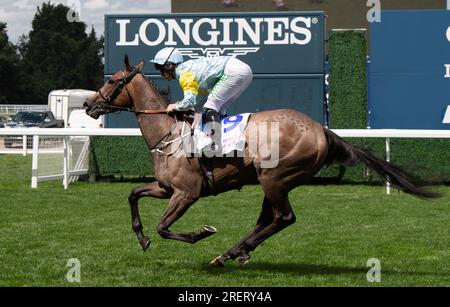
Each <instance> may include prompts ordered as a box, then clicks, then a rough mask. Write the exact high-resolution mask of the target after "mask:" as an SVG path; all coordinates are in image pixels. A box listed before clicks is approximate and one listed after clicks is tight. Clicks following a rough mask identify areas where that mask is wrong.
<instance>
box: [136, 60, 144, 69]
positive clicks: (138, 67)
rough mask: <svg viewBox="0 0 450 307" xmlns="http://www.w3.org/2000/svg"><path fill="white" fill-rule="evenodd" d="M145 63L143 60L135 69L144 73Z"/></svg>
mask: <svg viewBox="0 0 450 307" xmlns="http://www.w3.org/2000/svg"><path fill="white" fill-rule="evenodd" d="M144 65H145V61H144V60H142V61H141V62H140V63H139V64H137V65H136V66H135V67H134V68H136V69H137V70H139V71H142V69H144Z"/></svg>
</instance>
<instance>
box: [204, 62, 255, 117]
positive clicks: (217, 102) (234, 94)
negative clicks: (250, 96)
mask: <svg viewBox="0 0 450 307" xmlns="http://www.w3.org/2000/svg"><path fill="white" fill-rule="evenodd" d="M252 77H253V73H252V70H251V68H250V66H248V65H247V64H245V63H244V62H242V61H240V60H239V59H237V58H235V57H232V58H231V59H229V60H228V62H227V64H225V69H224V74H223V75H222V77H221V78H220V79H219V81H218V82H217V83H216V85H215V86H214V87H213V89H212V90H211V92H210V94H209V96H208V100H207V101H206V103H205V105H204V106H203V107H204V108H209V109H214V110H216V111H217V112H220V114H221V115H225V114H226V109H227V107H228V106H229V105H230V104H232V103H233V102H234V101H236V99H237V98H239V96H241V94H242V93H243V92H244V91H245V89H246V88H247V87H248V86H249V85H250V83H251V82H252Z"/></svg>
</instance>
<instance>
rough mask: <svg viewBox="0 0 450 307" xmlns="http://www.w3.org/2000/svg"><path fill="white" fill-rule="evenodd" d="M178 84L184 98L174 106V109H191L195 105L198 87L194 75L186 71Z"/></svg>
mask: <svg viewBox="0 0 450 307" xmlns="http://www.w3.org/2000/svg"><path fill="white" fill-rule="evenodd" d="M179 82H180V86H181V88H182V89H183V93H184V98H183V100H181V101H179V102H177V103H175V104H174V109H175V110H177V111H186V110H189V109H192V108H193V107H194V106H195V105H196V103H197V94H198V91H199V87H200V86H199V84H198V82H197V80H195V76H194V73H193V72H191V71H189V70H186V71H185V72H183V73H182V74H181V75H180V79H179Z"/></svg>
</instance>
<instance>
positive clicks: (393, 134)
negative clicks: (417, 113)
mask: <svg viewBox="0 0 450 307" xmlns="http://www.w3.org/2000/svg"><path fill="white" fill-rule="evenodd" d="M332 131H333V132H334V133H336V134H337V135H339V136H341V137H353V138H384V139H385V140H386V160H387V161H390V155H391V150H390V139H391V138H450V130H397V129H332ZM1 135H3V136H5V135H19V136H23V137H24V138H25V137H26V136H27V135H32V136H33V149H32V150H33V162H32V179H31V186H32V188H36V187H37V182H38V178H39V176H38V175H39V174H38V172H39V170H38V157H39V144H40V142H39V137H41V136H53V137H62V139H63V141H62V153H63V156H64V158H63V167H62V169H63V174H61V175H58V176H54V178H52V179H55V178H62V179H63V185H64V188H65V189H67V188H68V186H69V179H70V176H76V175H82V174H86V173H87V168H86V169H82V170H78V171H74V172H70V153H71V146H70V143H71V142H70V141H71V139H73V137H75V136H141V131H140V129H111V128H109V129H72V128H60V129H57V128H36V129H21V128H18V129H14V128H3V129H0V136H1ZM25 147H26V146H25ZM85 150H87V149H85ZM25 151H26V149H25ZM49 179H50V178H44V179H43V180H49ZM386 191H387V194H390V185H389V184H387V185H386Z"/></svg>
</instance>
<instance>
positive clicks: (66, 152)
mask: <svg viewBox="0 0 450 307" xmlns="http://www.w3.org/2000/svg"><path fill="white" fill-rule="evenodd" d="M68 139H69V137H68V136H64V137H63V142H64V162H63V163H64V167H63V186H64V189H65V190H66V189H67V188H68V187H69V153H70V151H69V140H68Z"/></svg>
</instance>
